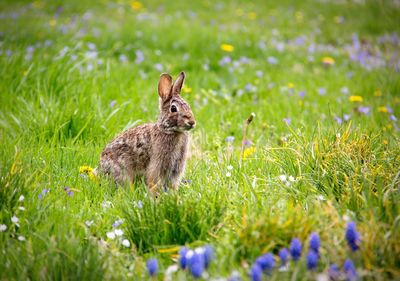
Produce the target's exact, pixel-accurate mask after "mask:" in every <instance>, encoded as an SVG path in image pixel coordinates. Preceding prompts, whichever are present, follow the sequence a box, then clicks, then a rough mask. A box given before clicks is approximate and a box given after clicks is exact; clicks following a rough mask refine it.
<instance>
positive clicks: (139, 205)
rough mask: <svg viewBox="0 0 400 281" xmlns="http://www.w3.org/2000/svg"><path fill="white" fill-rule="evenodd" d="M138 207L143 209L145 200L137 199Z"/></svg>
mask: <svg viewBox="0 0 400 281" xmlns="http://www.w3.org/2000/svg"><path fill="white" fill-rule="evenodd" d="M136 207H137V208H138V209H142V208H143V202H142V201H141V200H139V201H137V204H136Z"/></svg>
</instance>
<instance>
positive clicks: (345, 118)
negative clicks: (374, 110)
mask: <svg viewBox="0 0 400 281" xmlns="http://www.w3.org/2000/svg"><path fill="white" fill-rule="evenodd" d="M350 118H351V115H350V114H344V115H343V120H344V121H346V122H347V121H349V120H350Z"/></svg>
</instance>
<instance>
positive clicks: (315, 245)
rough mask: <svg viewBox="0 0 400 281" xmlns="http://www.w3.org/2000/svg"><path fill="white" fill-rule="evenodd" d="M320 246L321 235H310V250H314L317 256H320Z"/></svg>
mask: <svg viewBox="0 0 400 281" xmlns="http://www.w3.org/2000/svg"><path fill="white" fill-rule="evenodd" d="M319 245H320V240H319V235H318V234H317V233H315V232H313V233H311V235H310V245H309V247H310V249H311V250H313V251H314V252H315V253H316V254H319Z"/></svg>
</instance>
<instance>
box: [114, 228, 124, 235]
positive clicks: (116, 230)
mask: <svg viewBox="0 0 400 281" xmlns="http://www.w3.org/2000/svg"><path fill="white" fill-rule="evenodd" d="M114 233H115V235H117V236H122V234H124V232H123V231H122V230H121V229H119V228H117V229H115V230H114Z"/></svg>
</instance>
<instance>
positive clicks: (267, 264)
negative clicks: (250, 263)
mask: <svg viewBox="0 0 400 281" xmlns="http://www.w3.org/2000/svg"><path fill="white" fill-rule="evenodd" d="M256 264H258V265H259V266H260V267H261V269H262V270H263V271H270V270H272V269H273V268H274V265H275V260H274V256H273V255H272V254H271V253H267V254H265V255H262V256H261V257H258V258H257V259H256Z"/></svg>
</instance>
